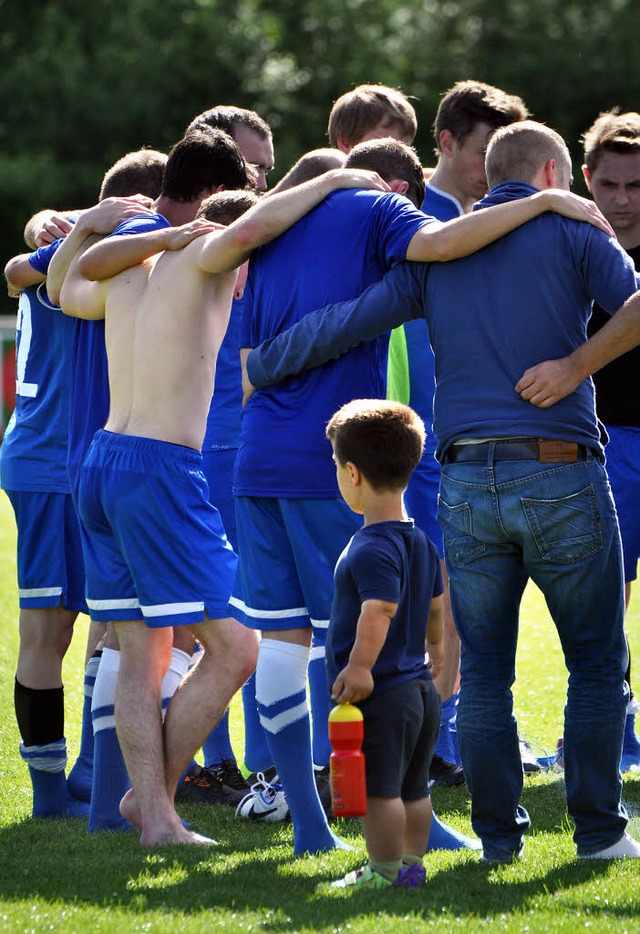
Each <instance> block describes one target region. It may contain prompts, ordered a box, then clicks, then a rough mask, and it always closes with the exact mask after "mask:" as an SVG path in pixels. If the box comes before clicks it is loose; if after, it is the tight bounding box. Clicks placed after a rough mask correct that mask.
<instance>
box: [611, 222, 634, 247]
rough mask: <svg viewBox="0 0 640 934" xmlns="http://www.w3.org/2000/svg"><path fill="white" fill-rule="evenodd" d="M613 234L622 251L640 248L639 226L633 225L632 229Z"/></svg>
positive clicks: (628, 228) (617, 231) (616, 231)
mask: <svg viewBox="0 0 640 934" xmlns="http://www.w3.org/2000/svg"><path fill="white" fill-rule="evenodd" d="M614 229H615V228H614ZM615 234H616V237H617V238H618V242H619V244H620V246H621V247H622V248H623V250H634V249H635V248H636V247H638V246H640V224H634V226H633V227H627V228H625V229H624V230H615Z"/></svg>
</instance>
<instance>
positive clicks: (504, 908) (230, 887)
mask: <svg viewBox="0 0 640 934" xmlns="http://www.w3.org/2000/svg"><path fill="white" fill-rule="evenodd" d="M14 547H15V535H14V528H13V517H12V514H11V511H10V507H9V505H8V501H7V500H6V497H4V495H2V496H1V497H0V624H1V626H2V634H3V635H2V639H0V692H1V693H0V754H1V755H0V931H1V932H5V931H6V932H7V934H10V932H11V934H12V932H34V934H41V932H48V931H55V932H65V934H75V932H78V934H80V932H83V934H84V932H93V931H99V932H113V934H129V932H172V934H183V932H184V934H196V932H211V931H229V932H234V931H253V932H265V934H279V932H298V931H300V932H303V931H304V932H311V931H317V932H323V934H330V932H339V931H340V932H342V931H345V932H346V931H348V932H350V934H363V932H382V931H385V932H395V931H402V932H406V934H414V932H422V931H430V930H439V931H456V932H475V931H513V932H525V931H526V932H545V934H555V932H571V934H572V932H576V931H582V930H588V931H590V932H594V931H595V932H601V931H603V932H604V931H607V932H622V931H626V932H629V934H632V932H638V931H640V861H638V864H636V863H635V862H634V861H629V862H627V863H621V862H616V863H604V862H597V863H588V862H587V863H579V862H577V861H576V859H575V852H574V847H573V843H572V840H571V828H570V825H569V822H568V819H567V817H566V812H565V810H564V798H563V784H562V780H561V778H560V777H558V776H557V775H555V774H553V773H550V774H548V775H543V776H540V777H532V778H528V779H527V781H526V787H525V794H524V804H525V806H526V807H527V808H528V810H529V812H530V814H531V818H532V822H533V828H532V831H531V832H530V834H529V836H528V839H527V845H526V853H525V858H524V859H523V860H522V861H521V862H520V863H518V864H515V865H513V866H509V867H501V868H488V867H485V866H483V865H482V864H480V863H479V862H478V857H477V854H470V853H467V854H465V853H436V854H432V855H431V856H430V857H429V858H428V860H427V873H428V885H427V888H426V890H423V891H421V892H403V891H400V890H399V891H394V892H391V893H389V892H387V891H383V892H351V893H347V894H345V893H340V892H332V893H327V892H322V891H317V889H316V886H317V883H318V882H321V881H327V880H330V879H332V878H334V877H336V876H338V875H342V874H344V872H345V871H347V870H348V869H352V868H356V867H357V866H359V865H361V864H362V862H363V861H364V859H365V850H364V846H363V843H362V838H361V836H360V835H359V827H358V824H357V822H355V821H351V822H347V821H344V822H339V823H338V824H337V829H338V832H339V833H340V834H341V835H342V836H343V837H344V838H346V839H347V840H349V842H351V843H352V844H353V845H354V847H355V849H354V852H353V853H344V852H334V853H331V854H327V855H324V856H321V857H306V858H300V859H296V860H294V859H293V858H292V855H291V853H292V834H291V829H290V827H289V826H280V825H260V824H250V823H249V822H240V821H235V820H234V819H233V811H232V810H231V809H230V808H219V807H216V808H212V807H204V806H197V805H191V806H186V805H185V806H184V807H183V808H181V813H182V814H183V816H184V817H185V818H187V819H188V820H190V821H191V822H192V823H193V824H194V826H195V828H196V829H198V830H200V831H202V832H204V833H206V834H208V835H210V836H213V837H215V839H216V840H218V841H219V845H218V846H217V847H214V848H206V849H200V848H179V847H172V848H164V849H158V850H155V851H145V850H143V849H142V847H141V846H140V845H139V843H138V840H137V837H136V835H134V834H124V835H123V834H120V835H104V834H103V835H88V834H87V833H86V832H85V829H84V825H83V823H82V822H78V821H69V822H63V821H42V820H40V821H38V820H31V819H30V817H29V814H30V786H29V781H28V776H27V771H26V767H25V766H24V764H23V762H22V760H21V759H20V757H19V755H18V743H19V736H18V732H17V729H16V726H15V722H14V715H13V678H14V669H15V658H16V653H17V624H16V620H17V611H16V607H17V596H16V587H15V561H14ZM77 628H78V631H77V634H76V636H75V637H74V641H73V644H72V646H71V650H70V651H69V654H68V656H67V660H66V663H65V693H66V709H67V731H66V732H67V737H68V740H69V747H70V763H72V762H73V760H74V757H75V753H76V751H77V747H78V737H79V727H80V715H81V706H82V657H83V652H84V635H85V631H86V620H85V619H84V618H82V620H81V622H80V623H79V624H78V627H77ZM521 629H522V632H521V637H520V650H519V657H518V684H517V690H516V709H517V713H518V718H519V722H520V727H521V733H522V735H523V736H524V737H525V738H527V739H528V740H530V741H531V742H532V743H535V744H538V745H539V746H541V747H542V748H543V749H545V750H548V751H549V752H551V751H553V749H554V747H555V742H556V739H557V737H558V736H560V735H561V733H562V708H563V703H564V693H565V681H566V675H565V671H564V667H563V664H562V661H561V658H560V651H559V645H558V640H557V637H556V635H555V630H554V629H553V626H552V624H551V622H550V620H549V618H548V614H547V612H546V609H545V607H544V602H543V601H542V599H541V597H540V594H539V593H538V592H537V591H536V590H535V589H534V588H529V590H528V591H527V593H526V597H525V604H524V608H523V613H522V622H521ZM628 630H629V635H630V641H631V646H632V653H633V654H634V655H635V658H636V659H640V586H639V587H638V589H637V591H636V595H635V596H634V600H633V601H632V606H631V612H630V615H629V618H628ZM639 677H640V676H639ZM232 713H233V718H234V731H235V735H236V737H237V738H238V744H237V745H238V746H239V742H240V737H241V735H242V734H241V729H240V721H239V710H238V707H237V706H236V705H234V707H233V711H232ZM238 751H240V749H239V750H238ZM593 754H594V755H598V750H597V748H594V750H593ZM433 799H434V805H435V809H436V811H437V813H438V814H439V815H440V816H441V817H442V818H443V819H444V820H445V821H447V822H449V823H450V824H452V825H454V826H455V827H457V828H458V829H460V830H463V831H465V832H467V833H470V832H471V828H470V824H469V816H468V815H469V799H468V795H467V792H466V790H465V789H462V790H461V789H452V790H444V789H435V791H434V795H433ZM625 801H626V803H627V806H628V808H629V811H630V813H631V815H632V820H631V827H630V829H631V831H632V832H634V833H635V834H636V835H640V777H633V776H631V777H629V778H626V779H625ZM634 815H639V816H638V817H635V816H634Z"/></svg>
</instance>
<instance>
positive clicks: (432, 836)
mask: <svg viewBox="0 0 640 934" xmlns="http://www.w3.org/2000/svg"><path fill="white" fill-rule="evenodd" d="M464 849H467V850H481V849H482V843H481V842H480V841H479V840H478V839H476V838H474V837H465V835H464V834H463V833H460V832H459V831H457V830H454V829H453V827H448V826H447V825H446V824H443V823H442V821H441V820H439V819H438V818H437V817H436V815H435V814H434V815H433V817H432V818H431V831H430V833H429V842H428V844H427V853H430V852H431V851H432V850H464Z"/></svg>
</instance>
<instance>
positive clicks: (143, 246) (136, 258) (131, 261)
mask: <svg viewBox="0 0 640 934" xmlns="http://www.w3.org/2000/svg"><path fill="white" fill-rule="evenodd" d="M223 229H224V228H222V227H221V226H220V225H219V224H212V223H211V222H210V221H207V220H203V219H199V220H195V221H191V222H190V223H188V224H183V225H182V226H181V227H162V228H160V230H150V231H148V232H147V233H138V234H135V235H134V236H131V237H107V238H105V239H104V240H100V242H99V243H94V244H93V245H92V246H91V247H90V248H89V249H88V250H87V251H86V252H85V253H83V255H82V258H81V259H80V261H79V264H78V266H79V269H80V272H81V274H82V275H83V276H84V277H85V279H90V280H91V281H94V282H95V281H102V280H103V279H110V278H111V276H116V275H117V274H118V273H119V272H124V270H125V269H130V268H131V267H132V266H137V265H138V264H139V263H142V262H144V260H145V259H149V257H151V256H155V254H156V253H162V252H163V251H164V250H180V249H182V247H183V246H186V245H187V244H188V243H191V241H192V240H195V238H196V237H201V236H203V234H208V233H212V232H213V231H215V230H223Z"/></svg>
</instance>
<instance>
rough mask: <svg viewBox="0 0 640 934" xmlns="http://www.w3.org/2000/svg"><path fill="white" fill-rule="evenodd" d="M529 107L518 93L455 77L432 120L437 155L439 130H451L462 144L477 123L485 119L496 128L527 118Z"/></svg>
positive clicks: (457, 141) (456, 139) (460, 144)
mask: <svg viewBox="0 0 640 934" xmlns="http://www.w3.org/2000/svg"><path fill="white" fill-rule="evenodd" d="M528 116H529V111H528V110H527V107H526V105H525V103H524V101H523V100H522V98H521V97H518V95H517V94H507V92H506V91H502V90H501V89H500V88H496V87H494V86H493V85H492V84H484V83H483V82H482V81H456V83H455V84H454V85H453V87H451V88H449V90H448V91H446V92H445V94H444V95H443V97H442V98H441V100H440V106H439V107H438V112H437V113H436V119H435V121H434V124H433V134H434V136H435V141H436V148H435V154H436V156H438V155H440V143H439V139H440V133H441V132H442V131H443V130H450V132H451V134H452V136H453V138H454V139H455V141H456V143H457V144H458V145H459V146H462V144H463V143H464V141H465V139H466V138H467V136H468V135H469V134H470V133H472V132H473V130H474V128H475V127H476V125H477V124H478V123H486V124H488V125H489V126H490V127H492V128H493V129H494V130H497V129H498V127H501V126H508V125H509V124H510V123H516V122H517V121H518V120H526V119H527V117H528Z"/></svg>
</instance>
